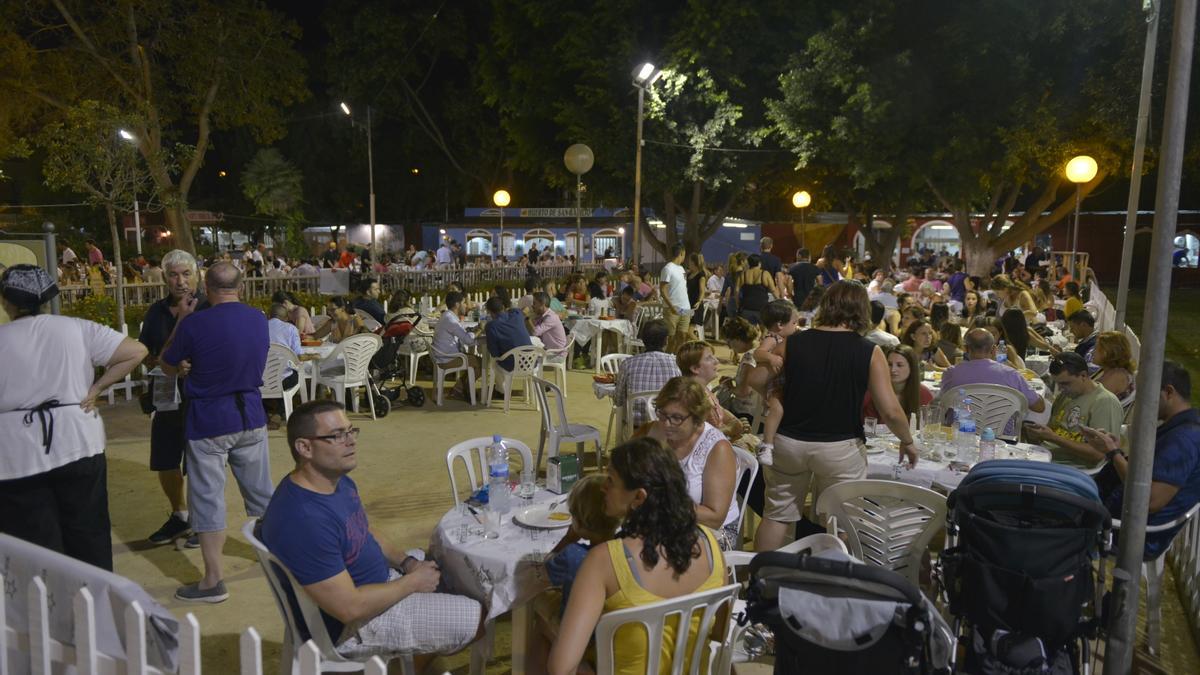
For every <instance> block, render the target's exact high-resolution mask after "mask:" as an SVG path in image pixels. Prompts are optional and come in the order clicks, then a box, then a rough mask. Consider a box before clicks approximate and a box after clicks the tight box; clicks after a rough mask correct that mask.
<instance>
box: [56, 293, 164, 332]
mask: <svg viewBox="0 0 1200 675" xmlns="http://www.w3.org/2000/svg"><path fill="white" fill-rule="evenodd" d="M149 308H150V306H149V305H127V306H126V307H125V324H126V325H127V326H129V336H130V337H134V338H136V337H137V336H138V330H139V329H140V328H141V326H142V319H144V318H145V317H146V310H147V309H149ZM62 313H63V315H64V316H74V317H77V318H80V319H87V320H88V321H95V322H96V323H99V324H103V325H105V326H108V327H109V328H112V329H113V330H121V327H120V326H119V325H118V324H117V301H116V300H115V299H113V298H111V297H109V296H107V295H87V296H84V297H83V298H82V299H80V300H77V301H76V302H73V303H71V304H69V305H63V307H62Z"/></svg>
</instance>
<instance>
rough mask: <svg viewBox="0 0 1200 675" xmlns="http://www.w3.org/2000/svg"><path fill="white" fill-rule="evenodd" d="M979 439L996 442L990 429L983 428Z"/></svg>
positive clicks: (994, 433)
mask: <svg viewBox="0 0 1200 675" xmlns="http://www.w3.org/2000/svg"><path fill="white" fill-rule="evenodd" d="M981 437H982V438H983V440H985V441H994V440H996V432H995V431H992V428H991V427H986V428H984V430H983V434H982V435H981Z"/></svg>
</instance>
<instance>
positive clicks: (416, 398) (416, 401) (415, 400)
mask: <svg viewBox="0 0 1200 675" xmlns="http://www.w3.org/2000/svg"><path fill="white" fill-rule="evenodd" d="M408 404H409V405H411V406H412V407H414V408H420V407H421V406H423V405H425V390H424V389H422V388H420V387H409V388H408Z"/></svg>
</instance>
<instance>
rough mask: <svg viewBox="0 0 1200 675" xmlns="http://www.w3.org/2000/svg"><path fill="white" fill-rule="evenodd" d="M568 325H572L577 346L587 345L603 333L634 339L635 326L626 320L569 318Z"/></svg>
mask: <svg viewBox="0 0 1200 675" xmlns="http://www.w3.org/2000/svg"><path fill="white" fill-rule="evenodd" d="M567 323H569V324H572V327H571V330H572V332H573V333H574V335H575V342H576V343H577V344H581V345H586V344H587V343H589V342H591V340H592V338H593V337H595V336H596V335H597V334H599V333H600V332H601V331H606V330H612V331H616V332H618V333H620V334H621V335H624V336H625V337H633V324H632V323H630V322H629V321H627V320H625V319H609V320H603V321H602V320H600V319H595V318H591V317H568V318H567Z"/></svg>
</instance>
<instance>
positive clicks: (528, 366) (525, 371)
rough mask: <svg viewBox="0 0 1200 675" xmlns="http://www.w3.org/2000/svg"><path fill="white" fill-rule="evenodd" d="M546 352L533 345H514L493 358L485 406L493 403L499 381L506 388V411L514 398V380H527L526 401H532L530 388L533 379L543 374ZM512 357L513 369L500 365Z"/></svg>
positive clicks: (486, 388)
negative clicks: (494, 390) (493, 393)
mask: <svg viewBox="0 0 1200 675" xmlns="http://www.w3.org/2000/svg"><path fill="white" fill-rule="evenodd" d="M545 355H546V352H545V351H544V350H543V349H541V348H540V347H534V346H532V345H529V346H525V347H513V348H512V349H510V350H508V351H507V352H504V353H503V354H501V355H500V356H497V357H496V358H494V359H492V364H491V368H490V369H489V374H490V378H489V380H488V381H487V382H486V383H485V385H486V386H485V391H484V392H483V405H484V407H487V406H490V405H491V404H492V390H493V389H494V388H495V386H496V384H497V383H500V386H501V387H503V388H504V412H506V413H507V412H508V407H509V402H510V401H511V399H512V386H513V380H518V379H519V380H525V401H526V402H527V403H528V402H530V395H529V389H530V387H531V386H532V381H533V380H534V379H536V378H537V376H538V375H541V374H542V359H543V358H544V357H545ZM509 358H511V359H512V360H513V368H512V370H505V369H504V368H503V367H501V366H500V363H501V362H502V361H505V360H506V359H509Z"/></svg>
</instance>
